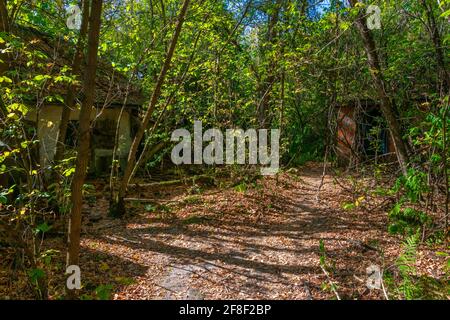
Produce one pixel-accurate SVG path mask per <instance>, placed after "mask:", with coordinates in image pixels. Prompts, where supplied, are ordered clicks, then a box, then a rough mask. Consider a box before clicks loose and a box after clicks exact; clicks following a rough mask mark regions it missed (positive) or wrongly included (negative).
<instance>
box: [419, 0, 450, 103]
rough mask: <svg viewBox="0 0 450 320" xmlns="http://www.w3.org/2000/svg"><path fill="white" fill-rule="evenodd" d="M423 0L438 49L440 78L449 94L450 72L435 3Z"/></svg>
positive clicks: (446, 92)
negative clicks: (437, 20) (435, 11)
mask: <svg viewBox="0 0 450 320" xmlns="http://www.w3.org/2000/svg"><path fill="white" fill-rule="evenodd" d="M421 2H422V6H423V7H424V9H425V12H426V15H427V20H428V27H429V31H430V36H431V40H432V41H433V46H434V50H435V51H436V63H437V67H438V68H437V75H438V79H440V80H441V81H442V84H443V89H444V94H449V90H450V74H449V71H448V69H447V67H446V63H445V58H444V57H445V55H444V51H443V50H442V38H441V34H440V32H439V28H438V24H437V22H436V17H435V16H434V13H433V5H432V4H431V3H428V1H427V0H422V1H421Z"/></svg>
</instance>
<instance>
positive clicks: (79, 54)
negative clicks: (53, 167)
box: [54, 0, 89, 162]
mask: <svg viewBox="0 0 450 320" xmlns="http://www.w3.org/2000/svg"><path fill="white" fill-rule="evenodd" d="M88 19H89V1H88V0H83V17H82V21H81V28H80V35H79V38H78V43H77V47H76V51H75V55H74V57H73V61H72V76H79V75H80V71H81V65H82V63H83V56H84V55H83V50H84V47H85V41H86V34H87V29H88ZM76 92H77V86H76V85H75V84H69V85H68V87H67V95H66V100H65V104H64V106H63V111H62V115H61V122H60V123H59V134H58V141H57V143H56V153H55V158H54V160H55V162H57V161H60V160H62V159H63V156H64V146H65V141H66V134H67V126H68V124H69V119H70V112H71V110H72V109H73V107H74V106H75V97H76Z"/></svg>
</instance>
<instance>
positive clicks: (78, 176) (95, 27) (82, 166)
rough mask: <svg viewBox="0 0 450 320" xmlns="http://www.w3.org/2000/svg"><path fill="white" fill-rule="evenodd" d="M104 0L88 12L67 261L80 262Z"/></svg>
mask: <svg viewBox="0 0 450 320" xmlns="http://www.w3.org/2000/svg"><path fill="white" fill-rule="evenodd" d="M102 2H103V1H102V0H91V9H90V14H89V33H88V51H87V66H86V71H85V75H84V82H83V93H84V99H83V102H82V105H81V110H80V118H79V123H80V133H79V135H80V136H79V139H78V141H79V142H78V153H77V158H76V167H75V173H74V177H73V180H72V185H71V200H72V209H71V214H70V221H69V233H68V250H67V265H68V266H70V265H78V264H79V253H80V232H81V218H82V217H81V207H82V203H83V185H84V180H85V177H86V170H87V166H88V163H89V152H90V130H91V113H92V108H93V105H94V102H95V101H94V99H95V78H96V71H97V55H98V45H99V37H100V24H101V13H102ZM68 296H69V297H70V298H73V297H75V290H69V295H68Z"/></svg>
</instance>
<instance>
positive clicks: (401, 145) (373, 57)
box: [350, 0, 408, 175]
mask: <svg viewBox="0 0 450 320" xmlns="http://www.w3.org/2000/svg"><path fill="white" fill-rule="evenodd" d="M350 3H351V5H352V7H355V5H356V4H357V3H358V1H357V0H350ZM356 27H357V28H358V30H359V32H360V34H361V37H362V40H363V43H364V49H365V50H366V54H367V62H368V65H369V69H370V73H371V75H372V79H373V82H374V85H375V89H376V90H377V93H378V96H379V98H380V100H381V111H382V113H383V115H384V117H385V119H386V122H387V125H388V127H389V130H390V132H391V137H392V140H393V142H394V146H395V153H396V155H397V159H398V163H399V165H400V169H401V170H402V173H403V174H404V175H406V174H407V170H408V153H407V148H406V144H405V142H404V141H403V139H402V131H401V127H400V123H399V121H398V120H397V118H396V115H395V112H394V109H395V108H394V104H393V102H392V100H391V99H390V98H389V96H388V94H387V87H386V83H385V80H384V78H383V72H382V70H381V65H380V59H379V56H378V52H377V48H376V45H375V41H374V39H373V35H372V33H371V31H370V30H369V28H368V27H367V24H366V19H365V17H364V15H363V14H362V13H359V15H358V17H357V19H356Z"/></svg>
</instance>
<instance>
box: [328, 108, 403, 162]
mask: <svg viewBox="0 0 450 320" xmlns="http://www.w3.org/2000/svg"><path fill="white" fill-rule="evenodd" d="M336 108H337V110H336V114H337V121H336V145H335V147H336V154H337V160H338V163H339V164H340V165H354V164H356V163H361V162H363V161H365V160H368V159H371V160H375V161H378V160H382V159H387V158H389V157H390V156H391V155H393V154H394V153H395V147H394V143H393V141H392V137H391V135H390V133H389V130H388V129H387V127H386V124H385V122H384V121H383V117H382V114H381V110H380V106H379V105H378V104H377V103H376V102H374V101H352V102H347V103H343V104H340V105H338V106H337V107H336Z"/></svg>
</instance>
